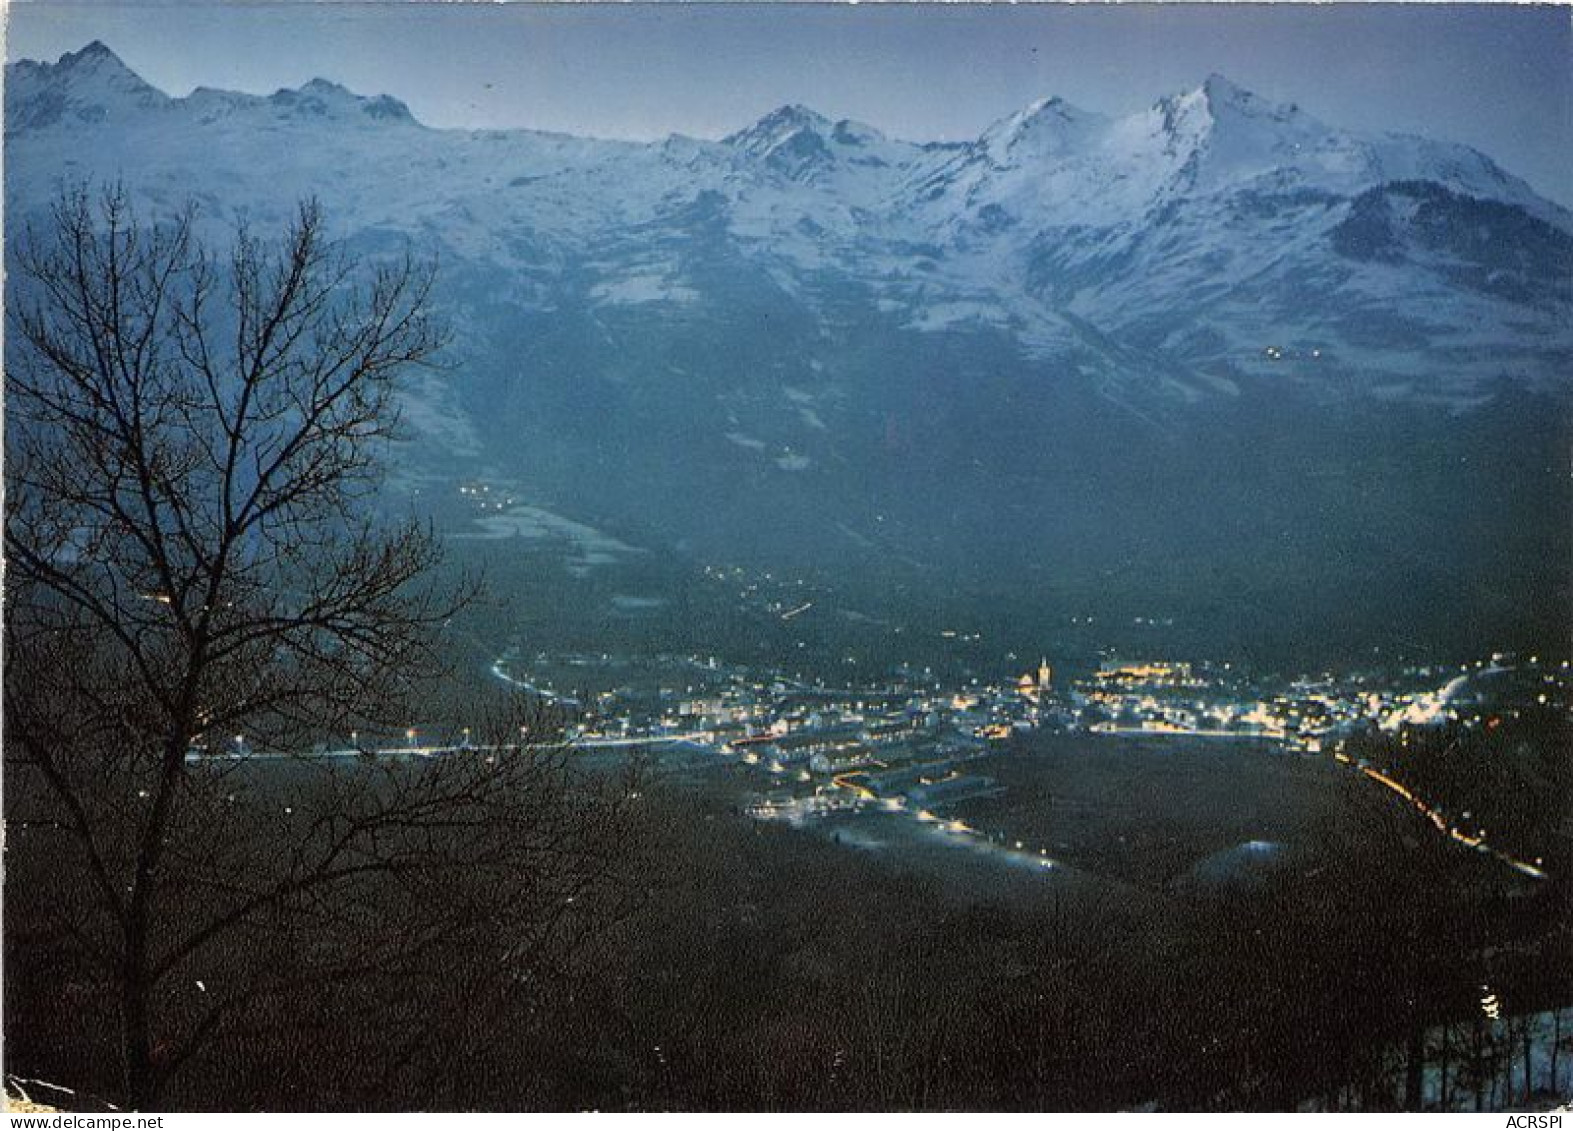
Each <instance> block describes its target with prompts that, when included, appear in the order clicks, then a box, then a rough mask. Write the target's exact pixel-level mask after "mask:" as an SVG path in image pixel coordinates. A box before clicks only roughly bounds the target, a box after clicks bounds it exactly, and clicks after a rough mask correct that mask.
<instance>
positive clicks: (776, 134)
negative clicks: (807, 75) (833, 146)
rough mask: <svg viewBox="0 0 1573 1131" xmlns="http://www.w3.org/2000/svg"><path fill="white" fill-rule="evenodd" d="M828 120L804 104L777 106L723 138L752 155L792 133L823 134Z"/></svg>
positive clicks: (761, 151)
mask: <svg viewBox="0 0 1573 1131" xmlns="http://www.w3.org/2000/svg"><path fill="white" fill-rule="evenodd" d="M830 128H831V123H830V119H829V118H827V117H825V116H824V115H823V114H819V113H816V112H814V111H813V110H810V109H809V108H808V107H807V106H803V105H800V104H797V103H792V104H789V105H786V106H778V107H777V108H776V109H774V110H772V111H770V113H768V114H766V115H765V116H764V117H762V118H760V119H759V121H757V122H755V123H754V124H753V125H751V126H746V127H744V128H743V129H741V130H738V131H737V132H736V133H734V134H730V135H728V136H727V137H726V138H724V139H723V141H724V144H726V145H730V146H732V147H733V148H734V149H740V150H742V151H744V152H745V153H752V154H754V155H756V156H759V155H763V154H766V153H768V152H770V151H771V150H772V149H774V148H776V147H777V146H779V145H781V144H782V143H783V142H786V141H788V140H790V139H791V138H792V137H793V136H794V135H796V134H799V133H802V132H804V131H808V132H810V133H814V134H823V133H827V132H828V131H829V130H830Z"/></svg>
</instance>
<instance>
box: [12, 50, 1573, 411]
mask: <svg viewBox="0 0 1573 1131" xmlns="http://www.w3.org/2000/svg"><path fill="white" fill-rule="evenodd" d="M6 133H7V141H8V144H9V146H10V149H11V152H12V155H13V156H12V160H13V163H14V166H13V174H12V176H11V177H10V179H9V181H8V192H9V197H10V203H11V205H12V206H13V208H15V209H17V211H19V212H20V213H22V214H24V215H25V214H26V213H27V212H28V211H29V210H30V209H32V208H33V207H36V206H37V204H38V203H39V201H40V200H41V199H42V198H43V197H45V196H47V193H48V191H49V189H50V187H51V185H53V184H54V183H55V182H57V181H58V180H59V179H60V178H61V177H77V178H100V177H121V178H123V179H125V180H126V181H127V182H128V183H129V184H131V185H132V186H133V187H135V188H136V189H137V190H138V191H139V192H141V193H145V194H146V195H147V196H148V197H150V198H152V199H154V200H156V201H159V202H161V203H171V202H174V201H175V200H177V199H179V198H181V197H183V196H186V195H195V196H197V197H198V198H199V199H202V198H206V200H207V202H208V204H209V205H210V211H211V212H212V214H214V215H215V216H216V217H217V216H227V215H229V214H232V213H238V212H241V211H244V212H247V213H248V214H251V215H253V216H256V217H259V218H262V219H267V218H270V217H272V216H274V215H281V214H282V213H283V212H284V211H285V210H287V208H288V207H289V205H290V202H291V201H292V199H293V198H295V197H297V196H299V195H302V194H306V193H314V194H316V195H318V196H319V197H321V198H322V199H323V201H324V203H325V204H326V205H327V207H328V209H329V212H330V215H332V216H334V217H335V218H336V220H337V222H338V223H339V224H340V225H341V226H343V227H344V228H345V229H346V230H348V231H351V232H354V233H359V234H363V235H364V234H366V233H371V232H377V233H381V234H383V235H391V234H395V233H398V234H414V235H417V236H419V237H422V238H431V239H435V240H437V241H439V242H440V243H442V244H444V245H446V246H445V248H444V250H445V251H446V252H450V253H451V252H457V253H458V255H459V256H460V257H462V258H463V259H464V260H467V261H469V260H473V261H475V262H477V263H486V264H488V265H489V266H491V267H494V268H496V269H499V270H502V271H504V272H509V273H517V274H518V275H519V276H520V277H521V278H526V279H531V280H532V281H533V282H534V283H535V284H536V286H535V287H533V288H523V289H522V291H523V293H521V294H520V295H519V296H518V297H519V298H520V299H521V300H522V301H525V302H526V303H530V302H535V303H539V304H542V305H550V304H552V303H554V302H556V301H560V300H561V299H562V297H563V296H562V295H561V291H562V289H563V288H562V284H563V283H564V281H565V279H566V278H568V277H570V276H571V277H573V278H574V279H575V280H576V281H578V282H579V283H588V284H589V285H588V286H587V287H586V288H585V291H586V293H587V296H588V298H589V300H590V301H592V302H599V303H604V304H611V305H619V304H621V305H627V304H646V303H666V304H671V305H676V306H682V305H684V304H686V303H690V302H692V301H694V300H695V299H696V298H697V297H701V296H702V297H704V298H705V299H706V300H707V301H725V300H724V296H722V295H718V294H715V293H711V290H712V289H710V288H707V287H706V286H705V285H704V282H703V280H701V279H699V278H697V277H695V276H694V274H693V271H692V270H691V267H692V265H691V264H688V263H686V260H687V259H689V258H691V252H692V251H693V247H692V246H691V245H692V240H691V239H690V237H693V236H696V235H700V234H706V235H708V236H714V237H715V238H717V239H718V240H720V241H721V242H722V243H724V244H725V246H726V247H727V249H728V250H729V251H731V252H732V253H735V254H736V255H737V256H738V258H739V259H740V260H741V261H743V262H744V263H745V264H747V265H748V266H749V267H750V268H752V269H755V270H757V271H759V272H762V273H763V274H764V275H765V276H766V277H768V279H769V280H770V281H771V283H773V284H774V285H775V286H777V287H779V288H781V289H782V290H783V291H784V292H786V293H787V294H788V295H789V296H791V298H792V299H793V301H795V302H797V303H800V304H803V305H804V306H806V307H808V308H810V309H818V308H819V307H820V306H821V305H822V304H823V302H824V301H825V297H826V292H827V291H828V292H830V293H838V292H839V290H840V288H844V287H846V286H854V287H857V288H859V289H860V290H863V291H865V292H866V293H867V294H868V296H869V297H870V298H871V300H872V301H873V302H874V303H875V304H876V305H877V307H878V308H879V309H880V310H882V311H884V312H886V313H888V314H891V315H895V316H898V317H900V318H901V319H902V321H903V324H904V325H906V326H909V327H911V328H913V329H915V330H918V331H937V330H941V329H943V328H945V327H948V326H952V325H954V324H956V323H958V322H960V323H978V324H982V325H987V326H992V327H997V328H1000V329H1003V330H1006V331H1008V332H1009V333H1010V334H1011V335H1012V336H1013V337H1014V338H1015V339H1016V340H1017V341H1018V342H1019V343H1020V344H1021V346H1022V348H1023V349H1024V350H1025V351H1026V352H1027V353H1028V354H1030V355H1032V356H1035V357H1038V358H1041V359H1046V360H1051V361H1058V362H1059V363H1061V367H1062V368H1063V369H1065V370H1067V371H1080V372H1082V373H1084V374H1087V375H1089V376H1091V377H1093V378H1094V379H1095V380H1097V381H1099V382H1101V383H1103V384H1104V385H1105V387H1106V388H1107V389H1109V390H1111V391H1114V390H1118V391H1119V393H1120V395H1122V396H1146V395H1147V393H1148V390H1149V387H1156V388H1161V389H1167V390H1168V392H1169V393H1170V394H1175V393H1178V394H1180V395H1183V396H1185V397H1190V398H1194V397H1196V396H1198V395H1202V394H1204V393H1205V392H1207V391H1214V392H1215V391H1218V390H1227V389H1229V388H1231V387H1232V386H1233V385H1235V384H1236V383H1237V381H1238V379H1239V378H1240V377H1242V376H1252V375H1254V376H1259V377H1268V378H1271V379H1273V380H1282V379H1288V380H1290V381H1292V382H1296V383H1299V384H1302V385H1305V386H1307V387H1310V388H1312V389H1316V390H1320V391H1325V390H1326V389H1328V388H1331V387H1333V386H1337V387H1340V388H1347V387H1363V388H1366V389H1378V388H1382V389H1394V388H1396V387H1398V386H1407V387H1408V388H1409V389H1410V391H1411V392H1412V393H1413V395H1415V396H1418V397H1422V398H1434V399H1437V400H1441V401H1447V402H1453V403H1456V402H1460V401H1467V400H1468V399H1470V398H1471V397H1472V396H1473V395H1474V394H1475V392H1476V390H1477V389H1478V387H1479V386H1480V384H1481V383H1482V382H1488V381H1492V380H1495V379H1497V378H1500V377H1503V376H1507V377H1514V378H1522V379H1526V380H1529V381H1531V382H1548V381H1549V382H1556V381H1559V380H1560V379H1561V377H1562V371H1563V367H1562V365H1561V362H1562V361H1563V360H1564V359H1566V358H1567V357H1568V356H1569V354H1570V353H1573V318H1569V317H1568V314H1569V312H1570V305H1573V284H1570V282H1569V278H1570V266H1569V265H1570V263H1573V255H1570V247H1573V218H1570V217H1569V215H1568V214H1567V213H1565V212H1564V211H1562V210H1561V209H1559V208H1557V207H1556V206H1554V205H1552V204H1550V203H1548V202H1547V201H1545V200H1542V199H1540V198H1539V197H1537V196H1536V195H1535V194H1534V193H1533V192H1532V191H1531V190H1530V189H1529V188H1528V186H1526V185H1525V184H1523V182H1521V181H1519V180H1517V179H1515V178H1513V177H1511V176H1510V175H1508V174H1507V173H1505V172H1503V171H1502V170H1501V169H1499V168H1498V167H1497V166H1496V165H1495V164H1493V163H1492V162H1491V161H1490V159H1489V158H1487V157H1485V156H1484V155H1482V154H1479V153H1477V152H1475V151H1473V150H1470V149H1468V148H1465V147H1463V146H1456V145H1448V144H1445V143H1440V142H1435V141H1430V140H1426V139H1421V138H1415V137H1402V136H1385V137H1376V138H1371V137H1362V136H1358V135H1355V134H1351V133H1347V132H1342V131H1338V130H1335V129H1332V128H1330V127H1328V126H1326V125H1323V124H1322V123H1321V122H1319V121H1317V120H1316V119H1315V118H1313V117H1312V116H1310V115H1309V114H1307V113H1306V112H1304V111H1302V110H1300V109H1298V108H1296V107H1294V106H1282V105H1277V104H1274V103H1271V102H1268V101H1266V100H1264V99H1262V98H1259V97H1257V96H1256V95H1253V94H1251V93H1250V92H1248V91H1244V90H1241V89H1240V88H1238V87H1236V86H1234V85H1233V84H1231V83H1229V82H1228V80H1226V79H1223V78H1221V77H1218V76H1212V77H1210V78H1208V79H1207V80H1206V82H1205V83H1203V84H1202V85H1201V86H1200V87H1199V88H1197V89H1196V90H1193V91H1188V92H1185V93H1182V94H1179V95H1175V96H1173V97H1169V98H1165V99H1163V100H1161V101H1159V102H1158V103H1157V104H1156V105H1154V106H1152V107H1151V108H1150V109H1149V110H1147V111H1145V112H1143V113H1139V114H1135V115H1132V116H1130V117H1126V118H1121V119H1111V118H1106V117H1103V116H1101V115H1098V114H1093V113H1088V112H1086V111H1082V110H1078V109H1077V108H1075V107H1073V106H1070V105H1069V104H1067V103H1065V102H1063V101H1062V100H1059V99H1056V98H1050V99H1047V100H1045V101H1042V102H1039V103H1036V104H1034V105H1033V106H1030V107H1028V108H1027V109H1025V110H1023V111H1022V112H1021V113H1019V114H1015V115H1012V116H1011V117H1009V118H1007V119H1005V120H1003V121H1001V122H998V123H996V124H995V125H994V126H993V127H991V128H990V129H989V130H987V131H986V132H985V133H984V134H983V135H982V136H981V137H980V138H978V139H977V140H976V141H974V142H972V143H969V144H962V145H916V144H910V143H906V142H901V141H895V140H891V139H888V138H886V137H885V136H884V135H882V134H881V133H879V131H878V130H875V129H873V128H872V127H869V126H865V125H861V124H859V123H855V122H850V121H839V122H833V121H831V120H830V119H828V118H826V117H824V116H822V115H820V114H817V113H815V112H814V111H812V110H809V109H807V108H805V107H802V106H785V107H782V108H780V109H778V110H776V111H773V112H772V113H770V114H768V115H766V116H765V117H764V118H762V119H760V120H759V121H758V122H756V123H754V124H753V125H752V126H749V127H747V128H745V129H743V130H740V131H738V132H737V133H735V134H733V135H731V136H730V137H727V138H725V139H724V140H723V141H721V142H718V143H710V142H703V141H694V140H691V139H684V138H675V137H674V138H671V139H668V140H667V141H666V142H664V143H660V144H656V145H638V144H631V143H624V142H607V141H594V140H584V139H574V138H567V137H560V136H552V135H546V134H539V133H533V132H529V131H509V132H497V131H487V132H463V131H442V130H431V129H426V128H424V127H422V126H420V125H419V124H418V123H416V122H415V121H414V119H413V118H412V117H411V115H410V113H409V111H408V109H407V108H406V107H405V106H404V105H403V104H402V103H400V102H398V101H397V100H396V99H394V98H391V97H388V96H381V97H376V98H363V97H360V96H357V95H355V94H352V93H350V92H349V91H347V90H345V89H344V88H343V87H340V86H338V85H336V84H334V83H331V82H327V81H325V80H321V79H317V80H313V81H312V82H309V83H307V84H306V85H304V86H303V87H301V88H300V89H298V90H281V91H278V92H277V93H275V94H273V95H271V96H268V97H258V96H253V95H243V94H235V93H229V92H223V91H214V90H207V89H199V90H197V91H195V92H194V93H192V94H191V95H189V96H188V97H186V98H179V99H173V98H169V97H167V96H166V95H164V94H162V93H160V92H159V91H156V90H154V89H153V88H152V87H150V86H148V85H147V84H146V83H145V82H143V81H142V80H141V79H140V78H139V77H137V76H136V75H135V74H133V73H132V72H131V71H130V70H128V69H127V68H126V67H125V66H124V64H122V63H121V62H120V61H119V60H118V59H117V58H116V57H115V56H114V54H113V53H112V52H111V51H110V50H109V49H108V48H106V47H104V46H103V45H102V44H98V43H94V44H91V45H89V46H88V47H86V48H84V49H83V50H81V51H80V52H77V53H75V54H70V55H66V56H64V57H63V58H62V59H61V60H60V61H59V62H58V63H55V64H47V63H34V62H25V61H24V62H20V63H18V64H16V65H14V66H13V67H11V68H10V70H9V72H8V75H7V93H6ZM1373 241H1375V242H1373ZM570 263H572V265H573V267H574V270H573V271H571V272H569V271H567V270H565V269H566V268H567V266H568V265H569V264H570ZM554 291H555V292H558V293H557V294H555V295H554V294H553V293H552V292H554ZM1384 320H1385V321H1386V322H1387V323H1388V325H1387V327H1386V328H1385V329H1384V327H1383V325H1382V323H1383V322H1384ZM1109 341H1114V342H1118V343H1119V344H1120V345H1121V346H1123V347H1128V348H1129V349H1133V350H1135V351H1137V353H1138V354H1139V356H1137V357H1130V356H1126V355H1124V354H1123V353H1121V351H1119V350H1114V351H1111V350H1110V349H1109V347H1108V344H1107V343H1108V342H1109ZM1443 358H1445V362H1443V361H1442V359H1443ZM1308 360H1314V361H1315V362H1317V364H1316V365H1315V366H1309V365H1307V364H1304V363H1305V362H1307V361H1308ZM1286 362H1287V363H1286ZM1154 374H1162V375H1164V376H1163V377H1162V378H1160V379H1157V380H1155V379H1154Z"/></svg>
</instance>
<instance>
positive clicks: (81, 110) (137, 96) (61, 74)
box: [5, 39, 170, 130]
mask: <svg viewBox="0 0 1573 1131" xmlns="http://www.w3.org/2000/svg"><path fill="white" fill-rule="evenodd" d="M169 101H170V100H169V97H168V96H167V95H165V94H163V93H162V92H161V91H158V90H155V89H154V88H153V87H151V86H149V85H148V84H147V83H146V82H144V81H143V80H142V79H141V77H140V76H138V75H137V74H136V72H134V71H132V70H131V68H130V67H127V66H126V65H125V63H123V62H122V61H121V60H120V57H119V56H118V55H116V54H115V53H114V52H113V51H111V50H110V49H109V48H108V47H107V46H105V45H104V44H103V43H102V42H100V41H99V40H96V39H95V40H94V41H93V42H91V43H89V44H88V45H87V46H86V47H84V48H82V49H81V50H80V51H75V52H67V53H66V54H64V55H62V56H60V59H59V61H58V62H55V63H39V62H34V61H32V60H28V59H24V60H21V61H19V62H17V63H13V64H9V65H8V66H7V67H6V90H5V107H6V123H5V124H6V129H7V130H25V129H36V128H40V127H43V126H48V125H52V124H54V123H55V122H59V121H62V120H69V121H77V122H82V123H92V122H102V121H109V120H114V119H116V118H118V117H120V116H121V115H123V114H124V113H125V112H127V111H137V110H143V109H148V108H157V107H161V106H164V105H166V104H167V103H168V102H169Z"/></svg>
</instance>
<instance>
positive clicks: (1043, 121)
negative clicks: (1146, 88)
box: [981, 96, 1109, 163]
mask: <svg viewBox="0 0 1573 1131" xmlns="http://www.w3.org/2000/svg"><path fill="white" fill-rule="evenodd" d="M1108 122H1109V120H1108V119H1107V118H1105V117H1103V116H1102V115H1101V114H1093V113H1090V112H1088V111H1086V110H1082V109H1080V108H1078V107H1076V106H1073V105H1071V104H1070V103H1069V102H1066V101H1065V100H1064V99H1063V98H1060V97H1058V96H1054V97H1051V98H1041V99H1039V100H1038V101H1036V102H1034V103H1032V104H1031V105H1030V106H1028V107H1027V108H1026V109H1024V110H1021V111H1019V112H1017V113H1015V114H1012V115H1011V116H1010V117H1008V118H1005V119H1003V120H1001V121H999V122H996V123H995V124H994V125H993V126H991V127H989V129H988V130H987V131H985V132H984V134H983V137H982V139H981V141H982V144H983V146H984V148H985V149H986V150H987V151H988V153H989V155H990V156H991V157H992V158H993V159H994V160H995V161H996V162H999V163H1004V162H1005V161H1007V160H1010V159H1012V158H1019V157H1025V158H1049V157H1064V156H1066V155H1068V154H1070V153H1073V152H1076V151H1078V150H1080V149H1082V148H1084V147H1085V146H1086V145H1087V144H1088V143H1089V142H1091V141H1092V140H1093V139H1094V138H1095V137H1097V136H1098V135H1099V134H1101V133H1102V132H1103V130H1104V129H1105V128H1106V127H1107V126H1108Z"/></svg>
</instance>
